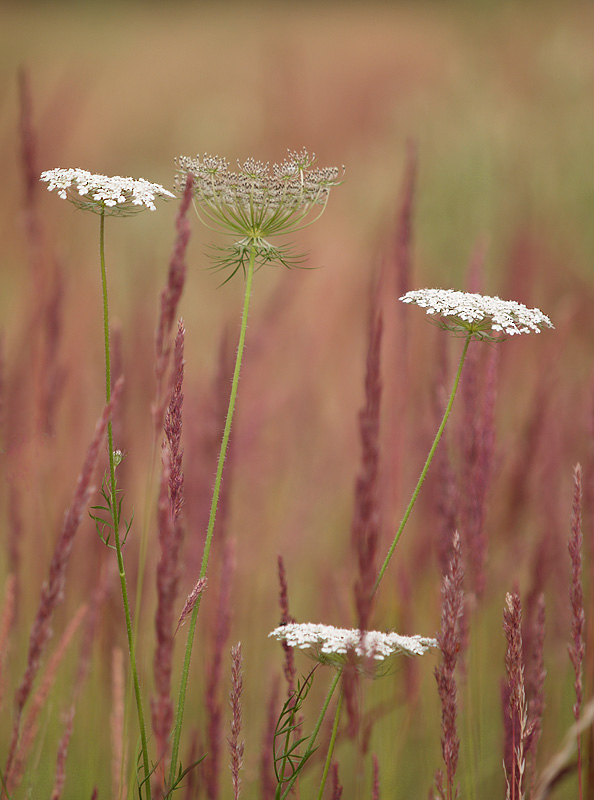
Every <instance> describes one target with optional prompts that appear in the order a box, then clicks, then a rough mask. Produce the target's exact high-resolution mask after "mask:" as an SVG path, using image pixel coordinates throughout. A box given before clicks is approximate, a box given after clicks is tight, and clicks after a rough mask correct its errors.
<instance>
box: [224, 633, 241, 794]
mask: <svg viewBox="0 0 594 800" xmlns="http://www.w3.org/2000/svg"><path fill="white" fill-rule="evenodd" d="M231 659H232V667H231V692H230V694H229V705H230V707H231V715H232V716H231V736H230V737H229V738H228V740H227V741H228V743H229V754H230V756H231V780H232V783H233V798H234V800H239V788H240V784H241V781H240V779H239V771H240V769H241V767H242V764H243V751H244V746H245V743H244V742H240V741H239V734H240V733H241V693H242V691H243V673H242V656H241V642H239V643H238V644H236V645H235V647H232V648H231Z"/></svg>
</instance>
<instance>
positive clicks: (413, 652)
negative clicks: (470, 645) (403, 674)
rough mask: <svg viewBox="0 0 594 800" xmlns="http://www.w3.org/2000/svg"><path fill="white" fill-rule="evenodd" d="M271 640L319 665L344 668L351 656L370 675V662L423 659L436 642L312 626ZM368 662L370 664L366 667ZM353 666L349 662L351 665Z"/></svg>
mask: <svg viewBox="0 0 594 800" xmlns="http://www.w3.org/2000/svg"><path fill="white" fill-rule="evenodd" d="M268 635H269V636H274V637H275V639H277V640H278V641H279V642H286V643H287V645H288V646H289V647H298V648H300V649H301V650H305V651H308V652H307V655H309V656H310V657H311V658H313V659H314V660H315V661H319V663H320V664H330V665H331V666H334V667H337V668H342V667H344V666H345V664H346V663H347V659H348V657H349V656H350V657H351V658H353V656H354V657H355V658H356V665H357V668H358V669H360V670H361V671H363V672H368V671H369V669H368V663H369V662H373V661H376V662H379V661H385V660H386V659H388V658H390V657H391V656H394V655H399V654H402V655H406V656H422V655H423V654H424V653H426V652H427V651H428V650H429V649H430V648H431V647H437V641H436V640H435V639H430V638H428V637H426V636H416V635H415V636H401V635H400V634H398V633H393V632H390V633H382V632H381V631H363V633H362V632H361V631H359V630H357V629H351V628H335V627H334V626H332V625H317V624H315V623H312V622H305V623H297V622H296V623H293V624H290V625H281V626H280V627H278V628H275V629H274V630H273V631H272V632H271V633H269V634H268ZM366 662H367V663H366ZM349 663H350V662H349Z"/></svg>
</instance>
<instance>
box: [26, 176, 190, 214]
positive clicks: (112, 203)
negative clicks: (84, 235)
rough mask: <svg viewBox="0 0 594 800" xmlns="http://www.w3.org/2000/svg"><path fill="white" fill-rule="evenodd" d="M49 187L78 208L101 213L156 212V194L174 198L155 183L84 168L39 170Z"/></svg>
mask: <svg viewBox="0 0 594 800" xmlns="http://www.w3.org/2000/svg"><path fill="white" fill-rule="evenodd" d="M40 180H42V181H45V182H46V183H47V184H48V186H47V188H48V190H49V191H50V192H53V191H54V190H57V191H58V195H59V196H60V197H61V198H62V199H63V200H70V202H71V203H74V205H75V206H77V208H81V209H83V210H87V211H94V212H95V213H104V214H112V215H118V214H120V215H121V214H131V213H132V214H133V213H136V212H138V211H142V209H143V208H148V209H150V210H151V211H155V208H156V206H155V199H156V198H157V197H161V198H167V197H175V195H174V194H172V193H171V192H169V191H167V189H164V188H163V187H162V186H161V185H160V184H158V183H149V181H145V180H144V178H122V177H120V176H119V175H114V176H113V177H108V176H107V175H96V174H93V173H92V172H87V170H85V169H50V170H47V172H42V173H41V178H40Z"/></svg>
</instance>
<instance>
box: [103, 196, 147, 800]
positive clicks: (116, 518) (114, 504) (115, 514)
mask: <svg viewBox="0 0 594 800" xmlns="http://www.w3.org/2000/svg"><path fill="white" fill-rule="evenodd" d="M99 259H100V262H101V286H102V290H103V335H104V339H105V398H106V400H107V402H108V403H109V401H110V400H111V357H110V350H109V303H108V296H107V272H106V269H105V211H104V209H102V211H101V215H100V223H99ZM107 446H108V452H109V480H110V493H111V516H112V522H113V536H114V541H115V549H116V555H117V559H118V572H119V575H120V587H121V590H122V602H123V604H124V616H125V619H126V634H127V636H128V650H129V653H130V667H131V669H132V680H133V682H134V695H135V698H136V712H137V715H138V726H139V728H140V741H141V745H142V766H143V770H144V785H145V787H146V797H147V800H150V798H151V784H150V766H149V757H148V745H147V740H146V725H145V721H144V709H143V706H142V696H141V694H140V681H139V679H138V669H137V667H136V648H135V646H134V636H133V634H132V619H131V617H130V603H129V600H128V586H127V583H126V570H125V568H124V557H123V555H122V543H121V541H120V531H119V525H120V515H119V508H118V498H117V492H116V478H115V460H114V452H113V430H112V424H111V419H109V420H108V422H107Z"/></svg>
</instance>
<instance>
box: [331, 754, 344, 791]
mask: <svg viewBox="0 0 594 800" xmlns="http://www.w3.org/2000/svg"><path fill="white" fill-rule="evenodd" d="M341 798H342V784H341V783H340V780H339V778H338V761H335V762H334V763H333V764H332V798H331V800H341Z"/></svg>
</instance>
